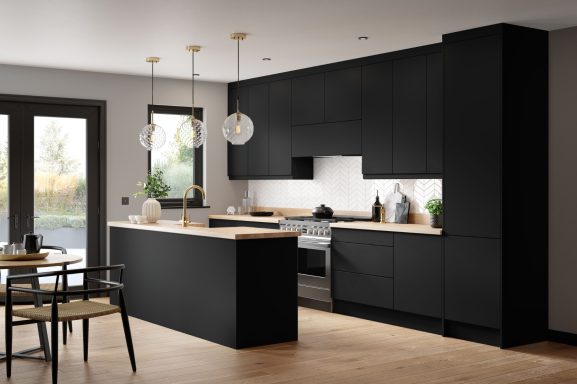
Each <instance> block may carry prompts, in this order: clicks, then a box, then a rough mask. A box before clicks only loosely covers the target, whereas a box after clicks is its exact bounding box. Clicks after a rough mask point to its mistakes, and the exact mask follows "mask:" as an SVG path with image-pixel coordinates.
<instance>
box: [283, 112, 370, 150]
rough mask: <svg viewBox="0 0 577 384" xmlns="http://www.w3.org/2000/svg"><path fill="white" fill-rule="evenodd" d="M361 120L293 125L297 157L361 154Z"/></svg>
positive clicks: (294, 148)
mask: <svg viewBox="0 0 577 384" xmlns="http://www.w3.org/2000/svg"><path fill="white" fill-rule="evenodd" d="M361 150H362V148H361V121H360V120H353V121H342V122H338V123H324V124H310V125H299V126H293V127H292V155H293V156H295V157H311V156H337V155H351V156H352V155H357V156H358V155H360V154H361Z"/></svg>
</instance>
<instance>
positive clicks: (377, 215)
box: [371, 190, 383, 223]
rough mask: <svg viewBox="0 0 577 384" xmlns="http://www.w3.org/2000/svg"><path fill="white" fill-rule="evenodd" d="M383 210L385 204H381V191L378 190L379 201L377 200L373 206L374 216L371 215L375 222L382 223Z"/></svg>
mask: <svg viewBox="0 0 577 384" xmlns="http://www.w3.org/2000/svg"><path fill="white" fill-rule="evenodd" d="M382 209H383V204H381V202H380V201H379V191H378V190H377V199H376V200H375V203H374V204H373V214H372V215H371V218H372V220H373V221H374V222H377V223H378V222H380V221H381V211H382Z"/></svg>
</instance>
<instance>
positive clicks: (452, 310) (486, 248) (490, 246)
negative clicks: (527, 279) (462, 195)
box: [445, 236, 501, 329]
mask: <svg viewBox="0 0 577 384" xmlns="http://www.w3.org/2000/svg"><path fill="white" fill-rule="evenodd" d="M500 276H501V240H498V239H482V238H474V237H457V236H448V237H447V238H446V239H445V318H446V319H447V320H453V321H458V322H463V323H467V324H473V325H480V326H483V327H489V328H495V329H498V328H500V316H501V311H500V289H499V285H500V280H501V278H500Z"/></svg>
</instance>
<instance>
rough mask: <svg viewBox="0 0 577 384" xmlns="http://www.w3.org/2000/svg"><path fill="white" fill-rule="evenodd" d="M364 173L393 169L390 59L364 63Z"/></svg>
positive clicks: (391, 71) (390, 171) (391, 66)
mask: <svg viewBox="0 0 577 384" xmlns="http://www.w3.org/2000/svg"><path fill="white" fill-rule="evenodd" d="M362 124H363V127H362V152H363V174H365V175H367V174H392V173H393V63H392V62H391V61H387V62H384V63H378V64H373V65H368V66H365V67H363V123H362Z"/></svg>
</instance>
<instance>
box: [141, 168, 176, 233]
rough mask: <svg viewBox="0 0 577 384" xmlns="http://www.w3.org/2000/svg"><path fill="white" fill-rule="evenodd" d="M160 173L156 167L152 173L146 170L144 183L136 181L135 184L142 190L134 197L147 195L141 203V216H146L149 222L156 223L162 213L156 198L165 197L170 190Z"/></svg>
mask: <svg viewBox="0 0 577 384" xmlns="http://www.w3.org/2000/svg"><path fill="white" fill-rule="evenodd" d="M162 174H163V172H162V170H161V169H159V168H156V170H155V171H154V173H150V172H148V176H147V178H146V182H145V183H143V182H142V181H139V182H138V183H136V185H138V186H139V187H142V191H139V192H136V193H135V194H134V197H136V196H146V197H148V198H147V199H146V200H145V201H144V203H142V216H146V219H147V221H148V222H149V223H156V222H157V221H158V219H160V215H161V213H162V209H161V207H160V203H159V202H158V200H156V199H158V198H163V197H167V196H168V192H169V191H170V186H169V185H167V184H166V183H165V182H164V180H163V179H162Z"/></svg>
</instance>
